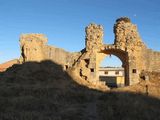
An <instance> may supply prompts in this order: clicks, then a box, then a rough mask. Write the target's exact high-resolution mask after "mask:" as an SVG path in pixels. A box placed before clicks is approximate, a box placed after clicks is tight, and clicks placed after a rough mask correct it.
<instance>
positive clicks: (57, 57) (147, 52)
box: [19, 17, 160, 87]
mask: <svg viewBox="0 0 160 120" xmlns="http://www.w3.org/2000/svg"><path fill="white" fill-rule="evenodd" d="M85 32H86V38H85V45H86V47H85V48H84V49H82V50H81V51H80V52H74V53H71V52H67V51H65V50H63V49H61V48H56V47H53V46H49V45H47V41H48V40H47V38H46V37H45V36H44V35H42V34H24V35H21V37H20V47H21V57H20V59H19V60H20V62H21V63H23V62H27V61H42V60H52V61H53V62H55V63H57V64H60V65H62V66H63V67H64V70H67V71H70V73H73V74H74V75H75V76H76V77H75V79H79V80H81V81H85V82H88V83H90V84H92V86H91V87H93V86H97V85H102V86H103V85H104V86H105V83H104V82H103V81H100V80H99V74H98V71H99V65H100V62H101V61H102V60H103V59H104V57H106V55H115V56H117V57H118V58H119V59H120V60H121V61H122V66H123V68H124V72H125V85H126V86H127V85H133V84H136V83H138V82H139V80H140V74H141V73H142V72H143V71H160V67H159V66H160V52H156V51H153V50H151V49H148V48H147V46H146V45H145V44H144V43H143V41H142V39H141V37H140V35H139V33H138V30H137V26H136V25H134V24H133V23H131V20H130V19H129V18H126V17H122V18H119V19H117V20H116V23H115V25H114V34H115V39H114V43H113V44H104V43H103V27H102V26H101V25H96V24H90V25H89V26H87V27H86V29H85Z"/></svg>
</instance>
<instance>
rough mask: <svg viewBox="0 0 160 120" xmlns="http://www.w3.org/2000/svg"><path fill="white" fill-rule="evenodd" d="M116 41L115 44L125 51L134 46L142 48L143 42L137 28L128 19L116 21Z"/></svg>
mask: <svg viewBox="0 0 160 120" xmlns="http://www.w3.org/2000/svg"><path fill="white" fill-rule="evenodd" d="M114 34H115V41H114V44H115V45H117V46H121V47H123V48H124V49H126V48H127V49H130V48H132V47H134V46H142V44H143V42H142V40H141V38H140V36H139V34H138V30H137V26H136V25H134V24H132V23H131V20H130V19H129V18H127V17H121V18H119V19H117V20H116V24H115V25H114Z"/></svg>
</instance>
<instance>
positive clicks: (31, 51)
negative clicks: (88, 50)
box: [20, 34, 81, 68]
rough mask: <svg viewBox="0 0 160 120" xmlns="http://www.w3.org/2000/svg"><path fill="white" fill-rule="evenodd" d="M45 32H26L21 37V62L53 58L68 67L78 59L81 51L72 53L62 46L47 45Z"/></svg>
mask: <svg viewBox="0 0 160 120" xmlns="http://www.w3.org/2000/svg"><path fill="white" fill-rule="evenodd" d="M47 42H48V40H47V38H46V37H45V36H44V35H43V34H24V35H21V37H20V46H21V57H20V61H21V63H23V62H27V61H43V60H52V61H54V62H55V63H57V64H60V65H63V66H64V67H66V68H68V67H71V66H72V64H74V62H75V61H76V60H77V59H78V57H79V56H80V54H81V52H77V53H76V52H75V53H70V52H67V51H65V50H63V49H61V48H57V47H54V46H49V45H47Z"/></svg>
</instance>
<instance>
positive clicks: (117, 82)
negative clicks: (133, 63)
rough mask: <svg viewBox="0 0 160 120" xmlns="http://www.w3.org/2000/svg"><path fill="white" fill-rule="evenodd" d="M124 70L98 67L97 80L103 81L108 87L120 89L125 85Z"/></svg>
mask: <svg viewBox="0 0 160 120" xmlns="http://www.w3.org/2000/svg"><path fill="white" fill-rule="evenodd" d="M124 76H125V75H124V68H121V67H100V68H99V79H100V80H102V81H105V82H106V84H107V85H108V86H109V87H122V86H124V85H125V81H124V80H125V79H124Z"/></svg>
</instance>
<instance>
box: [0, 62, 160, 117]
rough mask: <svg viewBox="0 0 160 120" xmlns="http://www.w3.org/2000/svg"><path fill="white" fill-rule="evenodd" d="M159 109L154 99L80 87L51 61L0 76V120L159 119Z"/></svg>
mask: <svg viewBox="0 0 160 120" xmlns="http://www.w3.org/2000/svg"><path fill="white" fill-rule="evenodd" d="M159 108H160V100H159V99H158V98H156V97H150V96H147V95H145V94H141V93H136V92H135V93H132V92H127V91H110V92H109V91H108V92H100V91H96V90H92V89H88V88H86V87H83V86H80V85H78V84H77V83H75V82H74V80H73V79H72V78H71V77H70V76H69V75H68V74H67V73H66V72H65V71H63V70H62V67H61V66H59V65H57V64H55V63H53V62H51V61H43V62H41V63H38V62H28V63H24V64H22V65H13V66H12V67H11V68H9V69H7V70H6V71H5V72H3V73H0V120H159V119H160V110H159Z"/></svg>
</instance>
